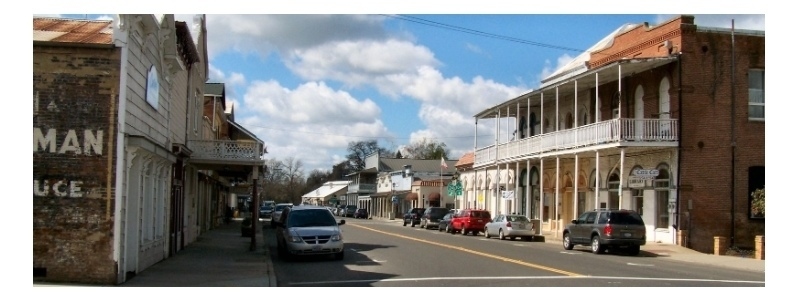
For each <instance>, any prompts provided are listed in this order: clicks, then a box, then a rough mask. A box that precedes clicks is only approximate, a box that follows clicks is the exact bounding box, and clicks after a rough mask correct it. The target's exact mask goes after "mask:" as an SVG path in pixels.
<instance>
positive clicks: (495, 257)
mask: <svg viewBox="0 0 800 300" xmlns="http://www.w3.org/2000/svg"><path fill="white" fill-rule="evenodd" d="M351 224H352V223H351ZM351 224H348V225H351ZM351 226H355V227H358V228H361V229H366V230H371V231H374V232H378V233H382V234H385V235H391V236H396V237H399V238H404V239H407V240H412V241H416V242H420V243H426V244H431V245H435V246H439V247H444V248H449V249H453V250H458V251H462V252H467V253H472V254H475V255H480V256H483V257H488V258H493V259H497V260H500V261H505V262H510V263H514V264H518V265H522V266H526V267H530V268H534V269H540V270H545V271H550V272H554V273H558V274H562V275H567V276H575V277H582V276H584V275H581V274H577V273H572V272H569V271H564V270H560V269H556V268H551V267H547V266H542V265H538V264H533V263H529V262H525V261H521V260H517V259H511V258H507V257H503V256H498V255H494V254H488V253H483V252H478V251H475V250H472V249H467V248H463V247H457V246H451V245H447V244H441V243H437V242H432V241H428V240H423V239H418V238H413V237H410V236H405V235H401V234H396V233H391V232H386V231H381V230H377V229H373V228H369V227H364V226H360V225H355V224H352V225H351Z"/></svg>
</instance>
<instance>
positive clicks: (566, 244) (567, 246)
mask: <svg viewBox="0 0 800 300" xmlns="http://www.w3.org/2000/svg"><path fill="white" fill-rule="evenodd" d="M562 242H564V249H566V250H572V248H574V247H575V245H573V244H572V240H571V239H570V238H569V233H564V239H563V240H562Z"/></svg>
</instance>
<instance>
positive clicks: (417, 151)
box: [406, 139, 450, 159]
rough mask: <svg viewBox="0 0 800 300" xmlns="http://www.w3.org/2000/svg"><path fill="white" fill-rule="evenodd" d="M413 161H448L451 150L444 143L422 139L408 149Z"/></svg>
mask: <svg viewBox="0 0 800 300" xmlns="http://www.w3.org/2000/svg"><path fill="white" fill-rule="evenodd" d="M406 149H407V150H408V153H409V155H408V156H409V157H408V158H411V159H439V158H444V159H448V158H449V156H450V149H447V145H446V144H445V143H444V142H438V143H437V142H434V141H431V140H428V139H422V140H421V141H417V142H414V143H412V144H411V145H409V146H408V147H406Z"/></svg>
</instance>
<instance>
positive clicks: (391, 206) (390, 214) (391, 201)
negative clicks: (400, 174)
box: [389, 175, 397, 220]
mask: <svg viewBox="0 0 800 300" xmlns="http://www.w3.org/2000/svg"><path fill="white" fill-rule="evenodd" d="M389 176H390V177H389V182H391V183H392V197H391V198H390V199H389V203H390V205H389V209H390V211H389V220H394V206H395V202H396V201H395V200H397V199H395V195H394V186H395V185H396V184H397V183H396V182H394V181H392V177H391V175H389Z"/></svg>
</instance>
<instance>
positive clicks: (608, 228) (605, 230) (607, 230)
mask: <svg viewBox="0 0 800 300" xmlns="http://www.w3.org/2000/svg"><path fill="white" fill-rule="evenodd" d="M603 234H605V235H606V236H611V224H606V227H605V228H603Z"/></svg>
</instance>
